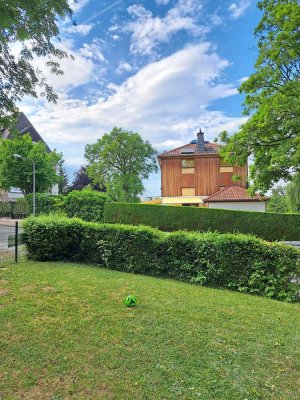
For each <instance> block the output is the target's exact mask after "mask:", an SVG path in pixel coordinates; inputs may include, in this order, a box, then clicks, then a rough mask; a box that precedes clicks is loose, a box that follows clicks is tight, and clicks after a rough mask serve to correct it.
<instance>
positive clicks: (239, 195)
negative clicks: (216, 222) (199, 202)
mask: <svg viewBox="0 0 300 400" xmlns="http://www.w3.org/2000/svg"><path fill="white" fill-rule="evenodd" d="M259 200H260V201H264V200H266V198H265V197H263V196H260V195H258V194H256V195H254V196H250V194H249V193H248V192H247V191H246V189H244V188H241V187H239V186H226V187H224V188H223V189H221V190H219V191H218V192H216V193H214V194H212V195H211V196H209V197H207V198H206V199H205V200H203V201H204V203H213V202H218V201H222V202H223V201H259Z"/></svg>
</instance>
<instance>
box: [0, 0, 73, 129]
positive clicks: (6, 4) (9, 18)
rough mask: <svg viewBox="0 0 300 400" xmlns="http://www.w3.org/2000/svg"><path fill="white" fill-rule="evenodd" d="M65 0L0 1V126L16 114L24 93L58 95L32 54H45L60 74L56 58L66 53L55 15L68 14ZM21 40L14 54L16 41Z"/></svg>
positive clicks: (63, 16)
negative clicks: (36, 64)
mask: <svg viewBox="0 0 300 400" xmlns="http://www.w3.org/2000/svg"><path fill="white" fill-rule="evenodd" d="M71 16H72V10H71V8H70V7H69V5H68V1H67V0H59V1H57V0H30V1H24V0H5V1H1V2H0V126H1V127H3V126H4V127H8V126H9V125H10V124H11V123H12V122H13V117H14V116H15V115H16V114H15V113H16V109H15V104H16V102H18V101H20V100H21V99H22V98H23V97H24V96H25V95H30V96H33V97H37V96H38V90H39V91H41V93H40V94H41V95H42V96H45V97H46V98H47V100H48V101H52V102H55V101H56V99H57V95H56V94H55V92H54V91H53V88H52V87H51V86H49V85H48V84H47V82H46V79H45V77H44V76H43V74H42V73H41V71H40V70H38V69H37V68H36V67H34V65H33V63H32V61H33V59H34V58H35V57H44V58H45V63H46V65H47V66H48V67H49V68H50V71H51V72H52V73H54V74H62V73H63V72H62V71H61V69H60V65H59V62H58V60H59V59H62V58H64V57H66V56H67V54H66V52H65V51H63V50H61V49H59V48H58V46H56V45H55V44H54V43H55V42H56V43H58V42H59V29H58V25H57V19H58V18H59V17H60V18H65V17H71ZM20 43H21V48H20V52H19V55H18V56H16V54H15V53H16V49H17V48H18V46H16V44H17V45H18V44H20Z"/></svg>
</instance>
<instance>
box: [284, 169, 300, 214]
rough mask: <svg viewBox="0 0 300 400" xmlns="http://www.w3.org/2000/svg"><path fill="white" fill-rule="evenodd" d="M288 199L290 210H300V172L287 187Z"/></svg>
mask: <svg viewBox="0 0 300 400" xmlns="http://www.w3.org/2000/svg"><path fill="white" fill-rule="evenodd" d="M286 201H287V204H288V207H289V211H292V212H297V213H299V212H300V173H298V174H295V175H294V176H293V179H292V181H291V182H290V183H289V184H288V185H287V187H286Z"/></svg>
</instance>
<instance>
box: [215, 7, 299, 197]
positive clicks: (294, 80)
mask: <svg viewBox="0 0 300 400" xmlns="http://www.w3.org/2000/svg"><path fill="white" fill-rule="evenodd" d="M258 7H259V9H260V10H261V11H262V12H263V15H262V19H261V21H260V22H259V24H258V26H257V28H256V30H255V35H256V37H257V40H258V57H257V60H256V63H255V69H256V70H255V72H254V73H253V74H252V75H251V76H250V77H249V78H248V79H247V80H246V81H245V82H244V83H243V84H242V85H241V87H240V92H241V93H244V94H245V95H246V99H245V103H244V113H245V115H247V116H249V118H248V120H247V122H246V123H245V124H243V125H242V126H241V127H240V130H239V132H237V133H235V134H234V135H233V136H231V137H229V135H228V134H227V132H222V134H221V135H220V139H221V140H222V141H223V142H224V143H225V144H226V146H225V148H224V149H223V151H222V156H223V157H224V158H225V159H226V160H227V161H229V162H232V163H234V164H237V165H242V164H245V162H246V161H247V157H249V156H250V155H252V156H253V158H254V163H253V165H251V168H250V178H251V179H252V180H253V188H254V189H260V190H262V191H266V190H268V189H269V188H270V187H272V185H273V184H274V183H276V182H278V181H279V180H280V179H284V180H289V179H291V172H293V171H295V172H296V171H299V170H300V102H299V99H300V30H299V26H300V4H299V2H298V1H297V0H263V1H260V2H259V3H258Z"/></svg>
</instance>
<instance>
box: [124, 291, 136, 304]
mask: <svg viewBox="0 0 300 400" xmlns="http://www.w3.org/2000/svg"><path fill="white" fill-rule="evenodd" d="M124 303H125V304H126V306H127V307H134V306H136V297H135V296H134V295H133V294H129V295H128V296H127V297H126V298H125V300H124Z"/></svg>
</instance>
